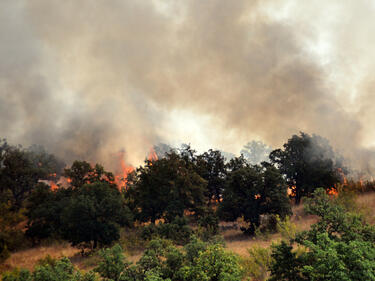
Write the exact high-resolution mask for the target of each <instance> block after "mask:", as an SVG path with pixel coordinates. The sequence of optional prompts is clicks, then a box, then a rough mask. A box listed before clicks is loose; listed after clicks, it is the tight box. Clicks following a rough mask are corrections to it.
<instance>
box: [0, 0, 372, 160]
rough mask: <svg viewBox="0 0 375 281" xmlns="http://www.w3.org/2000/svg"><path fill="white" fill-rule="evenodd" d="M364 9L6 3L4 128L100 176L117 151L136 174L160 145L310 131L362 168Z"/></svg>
mask: <svg viewBox="0 0 375 281" xmlns="http://www.w3.org/2000/svg"><path fill="white" fill-rule="evenodd" d="M15 2H17V3H15ZM374 10H375V7H374V5H373V4H372V3H371V2H370V1H366V0H360V1H345V3H344V4H342V1H339V0H337V1H330V3H329V4H327V3H326V1H313V3H306V2H304V3H301V1H297V0H290V1H279V0H273V1H272V0H270V1H255V0H254V1H225V0H217V1H213V0H207V1H198V0H195V1H194V0H193V1H181V2H177V1H169V2H161V1H157V0H155V1H120V0H113V1H104V0H101V1H96V2H95V3H94V2H92V1H88V0H87V1H85V0H82V1H74V0H70V1H69V0H67V1H57V0H49V1H46V0H45V1H44V0H43V1H42V0H35V1H24V2H22V1H11V0H5V1H2V2H1V4H0V21H1V25H0V37H1V38H4V40H2V41H3V43H4V44H1V45H0V60H1V64H0V117H1V122H0V129H1V132H2V135H3V136H4V137H7V138H9V139H10V140H11V141H14V142H21V143H39V144H43V145H45V146H46V147H47V148H48V149H50V150H51V151H52V152H54V153H56V154H57V155H59V156H61V157H63V158H64V159H66V160H67V161H71V160H73V159H77V158H78V159H79V158H81V159H82V158H83V159H88V160H92V161H100V162H103V163H105V164H108V163H110V161H111V159H113V153H115V152H117V151H118V150H120V149H123V148H124V149H125V150H126V151H127V155H128V156H129V160H130V161H131V162H135V163H139V161H140V160H142V159H143V158H144V155H145V154H146V153H147V151H148V150H149V148H150V147H151V146H152V144H154V143H157V142H160V141H162V142H169V143H173V142H175V141H176V140H180V139H181V140H182V141H184V142H192V144H193V146H195V147H198V148H200V147H204V148H206V147H207V146H208V145H210V146H211V147H219V148H223V149H224V150H227V151H230V150H232V151H234V150H236V149H238V148H239V147H240V146H242V145H243V144H244V143H246V142H247V141H248V140H250V139H253V138H256V139H261V140H263V141H265V142H266V143H269V144H270V145H272V146H273V147H277V146H280V145H281V144H282V143H284V142H285V141H286V140H287V138H288V137H290V136H291V135H292V134H294V133H297V132H298V131H306V132H308V133H316V134H319V135H322V136H324V137H327V138H328V139H329V140H330V141H331V143H332V144H333V145H334V146H335V147H336V148H337V149H339V150H340V151H342V152H343V154H345V155H348V156H355V157H354V158H357V159H356V160H358V166H363V165H365V166H366V165H367V167H368V166H369V163H370V162H371V161H370V160H371V159H368V155H369V154H368V150H367V149H368V148H369V147H370V146H371V145H373V144H372V143H371V140H372V139H371V138H372V136H374V135H375V131H374V130H373V129H372V128H371V126H370V125H371V121H372V120H373V119H374V116H375V115H374V113H375V112H374V110H373V109H372V107H371V101H373V100H374V95H372V92H373V89H374V86H373V85H374V83H373V81H371V80H370V75H368V74H367V73H371V71H372V70H374V69H373V68H374V64H371V60H370V59H371V58H373V57H374V52H373V49H374V48H373V47H374V45H375V41H374V40H373V39H369V38H373V37H372V36H370V35H371V34H373V33H374V32H373V31H375V30H373V29H375V25H374V20H373V17H372V15H373V12H374ZM372 61H373V60H372ZM366 74H367V75H366ZM372 104H373V103H372ZM178 116H191V120H193V121H191V120H179V117H178ZM176 120H177V121H176ZM202 120H203V121H202ZM189 122H190V123H191V122H193V123H194V124H199V126H198V127H199V129H197V127H196V125H194V126H191V128H193V129H191V128H190V129H189ZM171 124H173V125H171ZM197 135H198V136H199V137H197ZM202 139H203V140H202ZM191 140H193V141H191ZM194 140H196V143H194ZM358 151H361V153H360V154H358V153H357V152H358ZM360 155H364V156H366V157H361V158H363V159H358V157H359V156H360ZM370 158H371V157H370ZM362 160H363V161H362ZM363 162H365V163H363Z"/></svg>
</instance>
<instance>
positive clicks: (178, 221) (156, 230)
mask: <svg viewBox="0 0 375 281" xmlns="http://www.w3.org/2000/svg"><path fill="white" fill-rule="evenodd" d="M192 233H193V231H192V229H191V228H190V227H189V225H188V221H187V219H186V218H185V217H176V218H175V219H174V220H173V221H172V222H171V223H159V224H157V225H154V224H150V225H148V226H145V227H144V228H143V230H142V232H141V237H142V238H143V239H145V240H151V239H153V238H157V237H159V238H163V239H169V240H172V241H173V242H175V243H176V244H179V245H184V244H186V243H187V242H189V240H190V236H191V234H192Z"/></svg>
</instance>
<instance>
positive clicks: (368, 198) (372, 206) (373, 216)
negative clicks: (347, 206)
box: [357, 192, 375, 224]
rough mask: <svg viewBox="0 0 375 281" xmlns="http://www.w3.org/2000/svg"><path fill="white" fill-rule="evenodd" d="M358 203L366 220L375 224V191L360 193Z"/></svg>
mask: <svg viewBox="0 0 375 281" xmlns="http://www.w3.org/2000/svg"><path fill="white" fill-rule="evenodd" d="M357 204H358V207H359V208H360V209H361V210H362V213H363V214H364V216H365V218H366V220H367V221H368V222H369V223H371V224H375V192H371V193H363V194H360V195H358V197H357Z"/></svg>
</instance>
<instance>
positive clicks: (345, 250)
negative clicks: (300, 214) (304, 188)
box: [270, 189, 375, 281]
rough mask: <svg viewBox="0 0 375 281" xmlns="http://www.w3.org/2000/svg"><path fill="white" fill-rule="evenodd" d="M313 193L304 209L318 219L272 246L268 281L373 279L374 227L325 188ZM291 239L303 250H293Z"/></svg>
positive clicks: (374, 273)
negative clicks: (291, 236)
mask: <svg viewBox="0 0 375 281" xmlns="http://www.w3.org/2000/svg"><path fill="white" fill-rule="evenodd" d="M313 196H314V197H313V198H311V199H308V200H306V206H305V208H306V211H307V212H308V213H310V214H314V215H317V216H319V217H320V220H319V221H318V222H317V223H315V224H314V225H312V227H311V229H310V230H309V231H303V232H301V233H298V234H297V235H296V238H295V240H294V241H293V240H292V241H291V242H290V243H286V242H281V244H279V245H277V246H274V247H273V251H272V258H273V262H272V264H271V279H270V280H275V281H276V280H296V281H299V280H301V281H302V280H358V281H359V280H375V246H374V245H375V244H374V242H375V227H374V226H371V225H368V224H367V223H365V221H364V220H363V219H362V217H361V216H360V215H358V214H352V213H348V212H346V211H345V207H344V206H343V205H341V204H340V201H338V200H334V199H332V198H330V197H329V196H328V195H327V194H326V192H325V190H323V189H317V190H316V191H315V192H314V194H313ZM294 242H297V244H298V245H299V246H302V247H300V249H302V251H301V250H299V251H298V250H297V251H295V250H293V243H294ZM303 247H304V248H305V250H303Z"/></svg>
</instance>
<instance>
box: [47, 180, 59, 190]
mask: <svg viewBox="0 0 375 281" xmlns="http://www.w3.org/2000/svg"><path fill="white" fill-rule="evenodd" d="M49 186H50V187H51V189H52V190H56V189H58V188H59V186H58V185H57V184H56V183H55V182H54V181H49Z"/></svg>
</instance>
